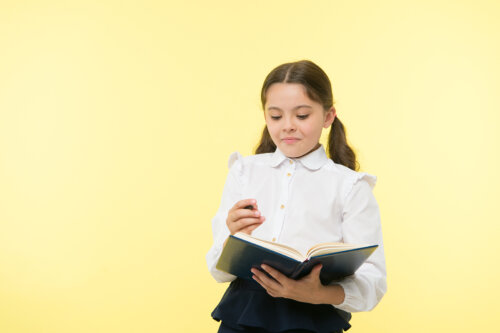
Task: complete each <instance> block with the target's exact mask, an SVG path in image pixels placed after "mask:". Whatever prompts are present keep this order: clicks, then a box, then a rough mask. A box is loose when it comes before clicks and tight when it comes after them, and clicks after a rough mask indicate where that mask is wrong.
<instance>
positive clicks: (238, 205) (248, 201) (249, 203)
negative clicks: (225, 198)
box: [233, 199, 257, 209]
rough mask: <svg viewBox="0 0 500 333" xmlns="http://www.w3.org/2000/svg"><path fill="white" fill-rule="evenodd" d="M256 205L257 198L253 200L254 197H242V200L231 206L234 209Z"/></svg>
mask: <svg viewBox="0 0 500 333" xmlns="http://www.w3.org/2000/svg"><path fill="white" fill-rule="evenodd" d="M256 205H257V200H255V199H243V200H240V201H238V202H237V203H235V204H234V206H233V208H234V209H242V208H245V207H246V206H253V207H255V206H256Z"/></svg>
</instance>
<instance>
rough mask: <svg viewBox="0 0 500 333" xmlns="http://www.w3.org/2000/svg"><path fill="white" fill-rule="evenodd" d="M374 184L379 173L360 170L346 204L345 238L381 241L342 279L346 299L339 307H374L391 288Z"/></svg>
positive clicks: (365, 309) (366, 241)
mask: <svg viewBox="0 0 500 333" xmlns="http://www.w3.org/2000/svg"><path fill="white" fill-rule="evenodd" d="M374 184H375V177H373V176H369V175H366V174H360V177H359V178H358V179H357V180H356V181H355V183H354V184H353V186H352V189H351V191H350V192H349V194H348V195H347V197H346V203H345V206H344V211H343V222H342V234H343V237H344V242H346V243H352V244H378V245H379V247H378V248H377V249H376V250H375V251H374V252H373V254H372V255H371V256H370V257H369V258H368V260H367V261H366V262H365V263H363V265H361V267H360V268H359V269H358V270H357V271H356V273H355V274H354V275H352V276H350V277H347V278H345V279H344V280H342V281H341V282H340V283H339V284H340V285H341V286H342V287H343V288H344V292H345V299H344V302H343V303H342V304H340V305H336V307H337V308H339V309H341V310H344V311H348V312H358V311H369V310H371V309H373V308H374V307H375V306H376V305H377V304H378V302H379V301H380V300H381V299H382V296H383V295H384V294H385V292H386V291H387V282H386V268H385V256H384V245H383V240H382V229H381V223H380V212H379V208H378V204H377V202H376V200H375V197H374V196H373V193H372V186H374Z"/></svg>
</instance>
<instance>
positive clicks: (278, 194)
mask: <svg viewBox="0 0 500 333" xmlns="http://www.w3.org/2000/svg"><path fill="white" fill-rule="evenodd" d="M261 101H262V108H263V110H264V116H265V121H266V127H265V128H264V132H263V134H262V138H261V141H260V144H259V146H258V147H257V149H256V155H253V156H248V157H242V156H241V155H240V154H238V153H233V154H232V155H231V157H230V158H229V167H230V169H229V174H228V177H227V180H226V184H225V187H224V191H223V195H222V201H221V205H220V208H219V210H218V212H217V214H216V216H215V217H214V219H213V221H212V228H213V238H214V243H213V246H212V247H211V248H210V250H209V252H208V254H207V257H206V258H207V263H208V267H209V270H210V272H211V274H212V275H213V277H214V278H215V279H216V280H217V281H218V282H226V281H232V282H231V284H230V285H229V288H228V289H227V291H226V293H225V294H224V296H223V298H222V300H221V301H220V303H219V304H218V305H217V307H216V308H215V310H214V311H213V312H212V317H213V318H214V319H215V320H218V321H221V325H220V328H219V332H342V331H343V330H347V329H348V328H349V327H350V324H349V320H350V318H351V315H350V312H356V311H368V310H371V309H373V308H374V307H375V305H377V303H378V302H379V301H380V299H381V298H382V296H383V295H384V294H385V292H386V270H385V259H384V248H383V243H382V232H381V226H380V217H379V209H378V205H377V202H376V200H375V198H374V196H373V194H372V188H373V186H374V185H375V181H376V178H375V176H372V175H369V174H366V173H360V172H357V171H355V170H356V169H357V162H356V157H355V154H354V152H353V150H352V149H351V148H350V147H349V146H348V145H347V142H346V136H345V132H344V126H343V125H342V123H341V122H340V120H339V119H338V117H337V114H336V110H335V108H334V107H333V96H332V89H331V84H330V80H329V79H328V77H327V75H326V74H325V73H324V72H323V70H322V69H321V68H319V67H318V66H317V65H316V64H314V63H313V62H311V61H307V60H304V61H298V62H292V63H286V64H283V65H280V66H278V67H276V68H275V69H274V70H272V71H271V73H269V75H268V76H267V77H266V79H265V81H264V85H263V87H262V92H261ZM328 127H331V130H330V134H329V138H328V152H329V155H330V159H329V158H328V157H327V155H326V153H325V149H324V148H323V146H322V145H321V144H320V143H319V139H320V137H321V132H322V130H323V128H328ZM249 207H250V208H251V209H248V208H249ZM239 231H242V232H246V233H248V234H252V235H253V236H255V237H257V238H261V239H264V240H268V241H273V242H279V243H282V244H287V245H290V246H292V247H294V248H296V249H297V250H299V251H301V252H303V253H305V252H306V251H307V249H309V248H310V247H311V246H313V245H315V244H318V243H322V242H345V243H354V244H378V245H379V247H378V249H377V250H375V252H374V253H373V254H372V255H371V257H370V258H368V260H367V261H366V262H365V263H364V264H363V265H362V266H361V267H360V268H359V269H358V270H357V271H356V273H355V274H354V275H352V276H349V277H347V278H345V279H343V280H342V281H338V282H335V283H331V284H330V285H322V284H321V282H320V280H319V273H320V271H321V266H320V265H317V266H316V267H314V269H313V270H312V272H311V273H310V274H309V275H308V276H306V277H304V278H302V279H300V280H292V279H289V278H287V277H286V276H284V275H282V274H281V273H280V272H279V271H277V270H275V269H273V268H272V267H269V266H266V265H262V269H263V270H264V271H265V272H266V273H268V274H269V275H270V276H271V277H272V278H270V277H269V276H268V275H267V274H265V273H264V272H262V271H260V270H257V269H252V273H253V279H254V281H250V280H243V279H239V278H236V277H235V276H233V275H231V274H228V273H225V272H221V271H219V270H217V269H216V268H215V266H216V264H217V260H218V259H219V256H220V254H221V252H222V248H223V246H224V244H225V241H226V239H227V237H228V236H229V235H230V234H231V235H232V234H235V233H236V232H239Z"/></svg>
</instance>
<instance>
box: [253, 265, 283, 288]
mask: <svg viewBox="0 0 500 333" xmlns="http://www.w3.org/2000/svg"><path fill="white" fill-rule="evenodd" d="M260 267H262V269H263V270H264V271H266V272H267V273H268V274H269V275H271V276H272V277H273V278H274V279H275V280H276V281H278V282H279V284H281V285H283V283H284V282H286V281H285V280H286V279H288V278H287V277H286V276H285V275H283V274H282V273H281V272H280V271H278V270H277V269H274V268H272V267H271V266H268V265H266V264H262V265H260Z"/></svg>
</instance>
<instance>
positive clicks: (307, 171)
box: [206, 146, 387, 312]
mask: <svg viewBox="0 0 500 333" xmlns="http://www.w3.org/2000/svg"><path fill="white" fill-rule="evenodd" d="M229 167H230V169H229V174H228V176H227V180H226V184H225V186H224V191H223V195H222V200H221V204H220V207H219V210H218V211H217V214H216V215H215V217H214V218H213V220H212V230H213V239H214V243H213V245H212V247H211V248H210V250H209V252H208V253H207V256H206V259H207V264H208V268H209V270H210V272H211V274H212V275H213V277H214V278H215V279H216V280H217V281H218V282H226V281H232V280H234V279H235V278H236V277H235V276H233V275H231V274H228V273H225V272H221V271H219V270H217V269H216V268H215V266H216V264H217V260H218V259H219V257H220V254H221V252H222V247H223V243H224V241H225V239H226V238H227V237H228V236H229V229H228V228H227V225H226V218H227V213H228V211H229V209H230V208H231V207H232V206H233V205H234V204H235V203H236V202H237V201H239V200H242V199H256V200H257V205H258V209H259V211H260V212H261V213H262V215H263V216H265V217H266V220H265V221H264V223H263V224H262V225H261V226H259V227H258V228H257V229H255V230H254V231H253V233H252V236H255V237H258V238H261V239H265V240H268V241H273V240H274V241H276V242H278V243H282V244H286V245H289V246H292V247H293V248H295V249H297V250H299V251H300V252H302V253H304V254H305V253H306V252H307V250H308V249H309V248H310V247H312V246H313V245H315V244H318V243H322V242H345V243H352V244H369V245H371V244H378V245H379V247H378V248H377V249H376V250H375V252H374V253H373V254H372V255H371V256H370V258H369V259H368V260H367V261H366V262H365V263H364V264H363V265H362V266H361V267H360V268H359V269H358V271H356V273H355V274H354V275H353V276H350V277H347V278H345V279H344V280H342V281H341V282H339V283H338V284H340V285H341V286H342V287H343V288H344V291H345V300H344V302H343V303H342V304H340V305H336V306H335V307H337V308H339V309H341V310H344V311H348V312H357V311H368V310H371V309H372V308H373V307H375V305H377V303H378V302H379V301H380V299H381V298H382V296H383V295H384V294H385V292H386V289H387V287H386V269H385V258H384V246H383V242H382V230H381V224H380V215H379V209H378V204H377V202H376V200H375V197H374V196H373V193H372V188H373V186H375V182H376V177H375V176H372V175H369V174H367V173H361V172H355V171H353V170H351V169H349V168H347V167H344V166H342V165H339V164H335V163H333V161H332V160H331V159H329V158H328V157H327V156H326V153H325V150H324V148H323V146H321V147H320V148H318V149H317V150H315V151H313V152H311V153H309V154H308V155H306V156H304V157H302V158H298V159H289V158H287V157H286V156H284V155H283V153H282V152H281V151H280V150H279V149H277V150H276V151H275V152H274V153H268V154H259V155H253V156H248V157H242V156H241V155H240V154H239V153H233V154H232V155H231V157H230V158H229Z"/></svg>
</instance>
